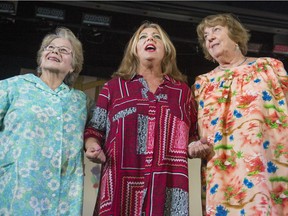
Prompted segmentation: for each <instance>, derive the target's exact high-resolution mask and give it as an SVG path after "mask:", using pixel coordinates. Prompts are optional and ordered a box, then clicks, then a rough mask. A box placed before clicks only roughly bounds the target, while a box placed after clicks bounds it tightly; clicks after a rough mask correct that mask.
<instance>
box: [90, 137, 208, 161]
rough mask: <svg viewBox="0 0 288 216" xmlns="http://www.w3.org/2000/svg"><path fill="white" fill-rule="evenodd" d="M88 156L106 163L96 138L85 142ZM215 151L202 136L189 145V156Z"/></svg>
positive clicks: (91, 159)
mask: <svg viewBox="0 0 288 216" xmlns="http://www.w3.org/2000/svg"><path fill="white" fill-rule="evenodd" d="M85 147H86V153H85V154H86V157H87V158H88V159H89V160H90V161H92V162H94V163H100V164H102V163H104V162H105V161H106V156H105V154H104V152H103V150H102V148H101V145H100V144H99V142H98V140H97V139H95V138H92V137H90V138H88V139H87V140H86V142H85ZM212 152H213V145H212V144H211V142H209V141H208V139H207V138H201V139H200V140H197V141H193V142H191V143H190V144H189V145H188V157H189V158H202V159H205V158H208V157H209V156H210V155H211V153H212Z"/></svg>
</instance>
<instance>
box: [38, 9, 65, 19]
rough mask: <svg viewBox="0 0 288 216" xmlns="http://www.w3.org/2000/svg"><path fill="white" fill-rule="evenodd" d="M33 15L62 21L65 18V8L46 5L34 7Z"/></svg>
mask: <svg viewBox="0 0 288 216" xmlns="http://www.w3.org/2000/svg"><path fill="white" fill-rule="evenodd" d="M35 16H36V17H39V18H44V19H53V20H61V21H63V20H64V19H65V10H62V9H56V8H47V7H36V9H35Z"/></svg>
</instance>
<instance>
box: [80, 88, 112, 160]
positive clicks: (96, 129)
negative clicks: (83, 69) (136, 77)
mask: <svg viewBox="0 0 288 216" xmlns="http://www.w3.org/2000/svg"><path fill="white" fill-rule="evenodd" d="M109 98H110V97H109V91H108V88H107V85H105V86H104V87H103V88H102V90H101V92H100V94H99V96H98V100H97V103H96V105H94V107H93V108H92V109H91V112H90V114H89V119H90V120H89V122H88V124H87V126H86V128H85V133H84V139H85V146H84V147H85V148H84V149H85V155H86V157H87V158H88V159H89V160H90V161H92V162H95V163H104V162H105V161H106V156H105V153H104V152H105V151H103V148H104V145H105V144H104V140H105V135H106V126H107V118H108V117H107V115H108V103H109ZM90 117H91V118H90Z"/></svg>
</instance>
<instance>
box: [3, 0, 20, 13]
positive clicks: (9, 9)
mask: <svg viewBox="0 0 288 216" xmlns="http://www.w3.org/2000/svg"><path fill="white" fill-rule="evenodd" d="M16 9H17V2H12V1H1V2H0V13H4V14H10V15H16Z"/></svg>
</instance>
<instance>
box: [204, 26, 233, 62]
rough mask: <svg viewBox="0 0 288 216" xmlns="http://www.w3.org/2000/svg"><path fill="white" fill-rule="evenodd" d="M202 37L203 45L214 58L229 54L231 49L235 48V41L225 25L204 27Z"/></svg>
mask: <svg viewBox="0 0 288 216" xmlns="http://www.w3.org/2000/svg"><path fill="white" fill-rule="evenodd" d="M204 39H205V46H206V48H207V50H208V52H209V54H210V55H211V56H212V57H213V58H214V59H217V58H219V57H220V56H225V55H229V53H231V51H234V50H235V45H236V43H235V42H234V41H233V40H232V39H231V38H230V37H229V35H228V28H227V27H224V26H221V25H216V26H214V27H206V28H205V30H204Z"/></svg>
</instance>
